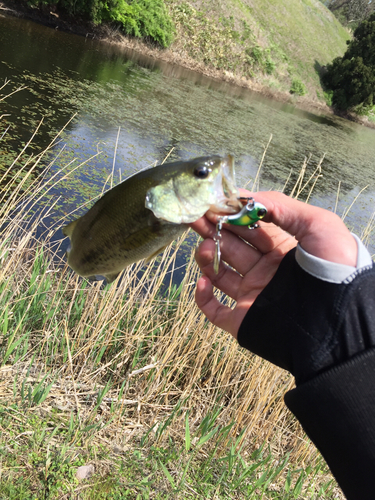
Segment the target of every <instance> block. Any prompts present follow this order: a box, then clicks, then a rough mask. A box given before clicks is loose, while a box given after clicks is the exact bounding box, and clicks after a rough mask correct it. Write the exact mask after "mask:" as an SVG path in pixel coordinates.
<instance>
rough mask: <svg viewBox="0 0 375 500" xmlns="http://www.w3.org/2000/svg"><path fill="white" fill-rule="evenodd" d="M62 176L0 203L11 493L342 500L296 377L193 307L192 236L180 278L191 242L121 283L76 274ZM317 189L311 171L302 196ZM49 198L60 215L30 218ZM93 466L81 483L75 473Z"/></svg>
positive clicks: (15, 188) (0, 447) (4, 404)
mask: <svg viewBox="0 0 375 500" xmlns="http://www.w3.org/2000/svg"><path fill="white" fill-rule="evenodd" d="M54 153H56V151H54ZM50 154H51V152H50V151H49V150H47V151H46V152H45V155H46V157H48V158H49V157H50ZM38 158H41V159H42V158H43V154H41V155H40V156H39V157H38ZM21 160H22V155H21V157H20V158H19V161H21ZM36 161H38V159H36ZM51 161H52V162H53V157H52V160H51ZM63 167H64V165H63V164H60V168H63ZM34 171H35V170H34ZM50 171H51V168H50V164H49V166H47V167H46V170H45V171H42V172H40V173H39V174H36V175H35V176H34V177H32V176H31V175H30V176H29V178H28V181H27V182H26V180H25V181H21V183H19V184H17V183H16V185H14V184H12V183H9V184H8V185H7V188H6V192H7V197H6V201H5V203H3V204H2V205H1V206H0V228H1V239H0V241H1V243H0V359H1V368H0V394H1V404H0V423H1V426H2V428H3V429H4V432H2V433H1V437H0V458H1V460H2V464H3V466H4V465H5V467H4V470H3V473H2V476H1V480H0V493H1V494H3V495H6V496H7V498H10V499H14V500H15V499H19V498H34V497H35V491H37V492H38V494H39V493H40V492H43V494H45V496H48V497H49V498H58V497H61V495H64V494H65V495H67V494H70V495H73V494H75V493H78V492H80V494H81V493H82V492H83V494H84V495H86V496H83V498H90V500H93V499H96V498H97V499H99V498H103V495H104V496H105V497H106V498H109V495H112V496H113V497H114V498H116V495H117V494H120V493H119V492H121V495H122V497H124V498H134V497H135V496H137V495H138V498H140V499H141V498H144V499H146V498H149V497H150V495H153V494H154V492H156V491H159V490H161V491H162V492H163V495H164V497H165V496H174V497H176V498H177V495H180V494H181V495H182V496H184V495H185V496H186V495H189V494H190V493H189V492H190V490H191V489H193V490H194V492H195V493H194V496H195V498H202V499H203V498H210V497H212V496H213V495H214V494H215V495H216V496H218V498H223V499H224V498H228V495H236V496H237V497H238V498H244V499H245V498H259V495H260V494H261V495H263V498H270V499H271V498H280V495H281V494H282V495H283V498H285V499H296V498H301V495H306V496H307V497H308V498H314V496H315V497H316V498H337V495H338V493H337V491H338V490H337V487H336V486H335V483H334V481H333V480H332V477H331V475H330V473H329V471H328V470H327V469H326V467H325V465H324V462H323V461H322V459H321V457H320V456H319V454H318V453H317V451H316V449H315V448H314V447H313V446H312V445H311V444H309V443H308V442H307V441H306V439H305V436H304V434H303V432H302V431H301V429H300V428H299V426H298V425H297V424H296V422H295V420H294V418H293V417H292V415H291V414H290V413H289V412H288V411H287V410H286V408H285V405H284V403H283V394H284V392H285V391H286V390H287V389H288V388H289V387H292V386H293V380H292V378H291V377H290V376H289V375H288V374H287V373H285V372H283V371H282V370H280V369H279V368H276V367H274V366H272V365H270V364H269V363H267V362H265V361H263V360H261V359H260V358H257V357H256V356H253V355H251V354H249V353H247V352H244V351H242V350H241V349H240V348H239V347H238V345H237V344H236V342H235V341H234V340H233V339H231V338H229V336H228V335H227V334H225V333H224V332H222V331H221V330H219V329H218V328H216V327H214V326H213V325H211V324H209V323H207V321H206V320H205V318H204V317H203V316H202V314H201V313H200V312H199V310H198V309H197V308H196V306H195V305H194V298H193V294H194V283H195V282H196V280H197V277H198V273H199V271H198V269H197V267H196V265H195V262H194V258H193V252H192V251H191V247H190V251H189V258H188V261H187V263H186V264H185V265H184V269H183V273H182V277H181V280H180V283H179V284H178V285H173V276H174V273H175V272H176V271H178V269H177V267H178V265H177V261H176V255H177V254H178V252H180V249H181V247H182V245H183V242H184V241H185V240H184V239H181V240H179V241H178V242H177V243H175V244H173V245H171V246H169V248H168V249H167V250H166V251H165V252H164V254H163V255H162V256H161V258H160V259H159V260H158V261H156V262H155V263H152V264H149V265H147V266H145V267H143V266H142V264H138V265H134V266H130V267H129V268H127V269H126V270H125V272H124V275H123V277H122V279H121V280H119V282H118V283H117V285H116V286H113V285H112V286H108V287H103V286H102V285H101V284H100V283H90V282H88V281H86V280H84V279H82V278H79V277H78V276H76V275H75V274H74V273H72V272H71V271H70V270H69V269H68V267H67V266H66V263H65V261H64V259H63V258H62V256H61V253H60V252H59V249H60V248H61V243H62V242H61V240H59V239H56V233H55V232H54V230H50V229H48V230H47V231H46V232H45V234H44V235H41V234H40V228H43V225H44V221H45V220H46V218H47V217H48V215H49V214H50V213H51V212H53V210H54V209H55V207H54V205H53V203H52V204H51V203H49V200H50V199H49V198H48V193H49V192H50V190H51V188H52V187H53V186H54V184H55V182H59V181H60V179H63V178H64V176H65V175H68V173H66V174H65V173H64V171H63V172H62V175H61V176H60V177H59V176H58V175H56V176H55V177H54V176H53V175H52V176H51V175H50ZM313 178H314V179H315V176H314V177H313ZM110 184H111V180H109V185H110ZM308 191H309V189H306V183H305V181H304V175H302V174H301V175H300V178H299V184H298V185H297V187H296V190H295V194H296V195H305V194H308ZM44 196H47V198H46V200H47V201H48V203H47V213H46V212H43V211H41V212H38V213H37V214H35V215H34V216H32V217H30V216H29V215H30V207H33V206H35V205H36V204H37V205H40V203H41V198H43V197H44ZM59 224H60V225H62V224H63V221H60V222H59V223H58V225H59ZM58 225H57V227H58ZM88 462H89V463H92V464H94V465H95V471H96V472H95V475H94V476H93V477H92V478H91V479H89V480H87V482H86V483H85V485H84V489H83V490H82V489H81V488H82V486H81V485H79V484H78V483H77V480H76V478H75V472H76V469H77V467H78V466H80V465H83V464H86V463H88ZM307 463H309V465H308V466H306V464H307ZM155 498H157V497H155Z"/></svg>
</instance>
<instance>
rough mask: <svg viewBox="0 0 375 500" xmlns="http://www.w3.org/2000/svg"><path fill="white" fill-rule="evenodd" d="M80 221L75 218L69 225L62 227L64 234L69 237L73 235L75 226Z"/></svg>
mask: <svg viewBox="0 0 375 500" xmlns="http://www.w3.org/2000/svg"><path fill="white" fill-rule="evenodd" d="M77 222H78V219H76V220H74V221H73V222H70V223H69V224H68V225H67V226H64V227H63V228H62V232H63V234H64V236H69V238H70V237H71V236H72V234H73V231H74V228H75V227H76V225H77Z"/></svg>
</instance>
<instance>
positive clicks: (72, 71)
mask: <svg viewBox="0 0 375 500" xmlns="http://www.w3.org/2000/svg"><path fill="white" fill-rule="evenodd" d="M5 78H11V79H12V82H13V85H14V86H17V85H21V84H26V85H27V87H28V89H27V90H26V91H23V92H20V93H17V94H15V95H13V96H12V97H10V98H9V99H7V101H6V102H5V103H2V108H1V114H2V113H9V114H10V115H11V116H10V117H7V118H5V119H3V120H2V121H1V122H0V135H1V132H2V131H4V130H5V128H6V127H7V126H8V125H9V126H10V127H11V128H10V130H9V132H8V134H7V136H6V140H5V139H4V140H3V141H2V164H3V165H4V166H6V165H9V162H10V161H11V156H12V152H13V151H17V150H20V148H21V147H22V146H23V144H24V143H25V142H26V141H27V140H28V139H29V137H30V136H31V133H32V131H33V130H34V129H35V127H36V125H37V123H38V122H39V120H40V119H41V118H42V117H44V124H43V125H42V126H41V128H40V132H39V134H38V136H37V139H36V141H34V142H33V145H32V146H30V148H29V152H30V153H34V154H35V153H37V152H38V151H39V150H42V149H43V148H45V147H46V146H47V145H48V144H49V143H50V141H51V138H52V137H53V136H54V134H55V133H56V132H57V131H58V130H60V129H61V128H62V127H63V126H64V125H65V124H66V122H67V121H68V120H69V119H70V118H71V117H72V115H73V114H74V113H75V112H76V113H78V114H77V117H76V118H75V119H74V120H73V121H72V122H71V123H70V124H69V125H68V127H67V128H66V130H65V132H64V133H63V134H62V136H61V138H62V143H61V144H60V146H59V147H61V146H64V150H63V151H62V152H61V153H59V161H58V162H56V163H55V164H54V166H53V169H55V171H57V170H58V169H59V168H60V167H61V166H62V165H64V164H67V163H69V162H72V161H73V160H74V159H75V160H74V162H73V163H72V165H74V166H75V165H77V163H79V162H81V161H87V160H88V159H89V158H90V156H91V155H94V154H96V153H97V152H98V151H101V154H100V155H98V156H96V157H95V158H93V159H92V160H89V161H88V163H86V164H85V165H83V167H82V168H80V169H78V170H77V171H76V172H75V173H74V174H73V175H72V177H71V179H70V180H69V181H67V182H66V183H65V184H64V186H61V188H60V189H61V193H63V196H64V207H61V210H63V212H64V213H67V212H69V211H70V210H71V209H72V208H73V207H74V206H76V205H77V203H78V202H80V201H82V200H89V199H91V198H93V197H94V196H96V195H97V194H98V193H99V192H100V191H101V189H102V185H103V182H104V180H105V179H106V178H107V177H108V174H109V173H110V172H111V171H112V169H113V166H114V167H115V168H114V170H115V176H116V181H118V180H119V179H120V178H124V176H126V175H128V174H130V173H133V172H134V171H136V170H139V169H141V168H145V167H147V166H149V165H151V164H153V163H154V162H161V161H162V160H163V159H164V158H165V156H166V155H167V154H168V153H170V151H171V150H172V152H171V154H170V157H169V159H170V160H174V159H187V158H191V157H193V156H199V155H203V154H225V153H232V154H234V155H235V157H236V164H237V177H238V183H239V184H242V185H243V184H245V183H247V182H248V181H249V180H250V185H251V179H254V177H255V175H256V172H257V169H258V165H259V162H260V159H261V157H262V154H263V150H264V147H265V145H266V143H267V142H268V139H269V137H270V135H271V134H272V136H273V139H272V142H271V144H270V146H269V148H268V151H267V155H266V158H265V161H264V164H263V167H262V170H261V175H260V187H261V188H263V189H281V188H282V187H283V186H284V184H285V182H286V180H287V179H288V177H290V180H289V186H291V185H292V183H293V182H294V181H295V180H296V179H297V178H298V176H299V172H300V169H301V165H302V163H303V161H304V158H305V157H310V156H311V160H310V162H309V167H308V171H307V173H306V178H308V176H309V175H310V173H311V172H313V170H314V169H315V167H316V165H317V163H318V162H319V161H320V159H321V157H322V156H323V154H325V159H324V162H323V177H322V178H321V179H319V182H318V183H317V185H316V190H315V197H314V199H313V201H314V203H316V204H323V206H324V204H326V206H332V205H334V204H335V199H336V192H337V189H338V184H339V181H341V186H340V197H339V198H340V200H339V207H341V205H340V203H344V204H345V203H347V197H350V196H352V195H354V193H355V192H356V191H357V190H360V189H362V188H363V187H364V186H366V185H369V188H368V191H367V192H368V194H369V196H366V197H365V198H364V199H365V200H366V203H368V205H366V208H365V209H363V208H362V207H359V205H355V206H354V207H353V212H352V214H350V215H349V217H348V221H349V223H351V224H353V226H355V225H356V224H357V223H358V221H359V220H361V224H362V226H363V224H365V222H366V217H367V218H369V217H370V216H371V213H372V209H373V205H372V196H373V194H374V191H375V180H374V175H373V169H374V160H373V159H374V157H375V140H374V139H375V131H374V130H369V129H366V128H364V127H360V126H358V125H356V124H353V123H349V122H347V121H345V120H342V119H340V118H337V117H333V116H332V117H328V116H322V115H319V114H314V113H312V112H306V111H302V110H299V109H297V108H295V107H293V106H291V105H290V104H285V103H279V102H275V101H270V100H267V99H266V98H265V97H262V96H260V95H258V94H255V93H252V92H250V91H248V90H246V89H243V88H239V87H233V86H231V85H229V84H227V83H220V82H217V81H215V80H212V79H209V78H207V77H204V76H201V75H199V74H198V73H195V72H192V71H188V70H185V69H183V68H180V67H178V66H176V65H170V64H167V63H163V62H155V61H154V60H152V59H150V58H148V57H141V58H140V57H139V56H138V55H137V56H136V55H135V53H134V52H131V51H129V50H124V49H122V48H120V47H117V46H112V45H108V44H102V43H99V42H98V41H96V40H89V39H85V38H84V37H79V36H75V35H70V34H66V33H61V32H59V31H56V30H51V29H48V28H46V27H44V26H41V25H37V24H34V23H31V22H28V21H25V20H20V19H15V18H5V17H0V79H2V80H4V79H5ZM119 127H120V128H121V130H120V133H119V136H118V142H117V135H118V131H119ZM116 144H117V145H116ZM115 149H116V150H117V153H116V161H115V163H114V161H113V157H114V151H115ZM288 189H291V188H288ZM55 194H58V193H55ZM66 204H67V205H68V207H67V206H66Z"/></svg>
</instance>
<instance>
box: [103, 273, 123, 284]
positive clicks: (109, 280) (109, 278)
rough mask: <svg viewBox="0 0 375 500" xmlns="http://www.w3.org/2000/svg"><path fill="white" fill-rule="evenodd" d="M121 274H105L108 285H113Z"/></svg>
mask: <svg viewBox="0 0 375 500" xmlns="http://www.w3.org/2000/svg"><path fill="white" fill-rule="evenodd" d="M119 274H120V273H108V274H105V275H104V277H105V279H106V281H107V283H112V282H113V281H115V279H116V278H117V276H118V275H119Z"/></svg>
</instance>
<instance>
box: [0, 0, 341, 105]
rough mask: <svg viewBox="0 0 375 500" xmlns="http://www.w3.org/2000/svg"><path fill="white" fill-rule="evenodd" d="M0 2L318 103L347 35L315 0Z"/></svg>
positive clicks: (72, 28)
mask: <svg viewBox="0 0 375 500" xmlns="http://www.w3.org/2000/svg"><path fill="white" fill-rule="evenodd" d="M1 5H6V6H9V7H10V8H11V9H14V10H16V11H18V10H20V9H21V10H23V11H24V10H25V8H26V11H25V12H23V14H24V15H26V16H31V17H32V18H34V19H36V20H38V21H41V22H46V23H47V24H48V25H50V26H55V27H58V28H59V29H60V28H61V29H68V30H69V31H73V32H78V33H80V34H86V35H87V36H93V34H94V36H95V37H98V38H107V39H108V38H109V39H110V40H112V41H115V42H118V41H120V43H123V41H124V37H126V40H125V44H126V45H127V46H132V47H133V48H135V49H136V50H138V51H140V52H146V53H148V54H150V55H152V56H154V57H161V58H163V59H165V60H167V61H172V62H177V63H179V64H182V65H184V66H187V67H192V68H195V69H197V70H199V71H203V72H204V73H208V74H213V75H214V76H216V77H218V78H221V77H224V78H226V79H229V80H230V81H236V80H237V82H238V81H239V80H240V81H241V82H240V83H242V84H243V85H248V86H250V87H252V88H254V87H255V88H256V87H257V86H258V87H262V89H263V90H264V88H266V89H267V88H270V89H271V90H272V92H273V93H275V91H282V92H286V93H289V92H290V91H291V90H292V91H294V93H295V94H296V95H306V96H307V97H308V98H309V99H310V100H311V99H313V100H315V101H321V102H324V95H323V91H322V88H321V85H320V79H319V71H320V69H321V66H324V65H326V64H327V63H329V62H332V60H333V59H334V58H335V57H337V56H342V55H343V54H344V53H345V51H346V40H348V39H349V38H350V33H349V32H348V31H347V30H346V29H345V28H344V27H343V26H342V25H341V24H340V23H339V22H338V20H337V19H336V18H335V16H334V15H333V14H332V13H331V12H330V11H329V10H328V9H327V8H326V7H325V6H324V4H323V3H322V2H321V1H319V0H158V1H157V2H156V0H132V1H130V0H126V1H125V0H121V1H120V0H118V1H117V0H116V1H115V0H113V1H112V2H106V1H104V0H90V1H89V2H86V1H84V0H76V1H75V2H71V1H70V0H0V6H1ZM94 7H95V8H94ZM165 7H166V8H165ZM103 25H104V26H103ZM173 25H174V28H173ZM172 37H173V42H172V44H170V41H171V39H172ZM142 39H143V40H146V44H144V43H143V42H142V41H141V40H142ZM121 40H122V42H121ZM166 47H168V48H166Z"/></svg>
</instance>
